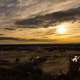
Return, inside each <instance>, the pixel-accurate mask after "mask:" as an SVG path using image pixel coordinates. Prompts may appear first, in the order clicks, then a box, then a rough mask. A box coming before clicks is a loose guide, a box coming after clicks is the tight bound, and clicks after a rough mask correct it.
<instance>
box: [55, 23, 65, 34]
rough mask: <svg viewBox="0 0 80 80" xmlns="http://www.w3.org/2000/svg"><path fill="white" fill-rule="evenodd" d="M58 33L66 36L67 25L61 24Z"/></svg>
mask: <svg viewBox="0 0 80 80" xmlns="http://www.w3.org/2000/svg"><path fill="white" fill-rule="evenodd" d="M56 32H57V33H58V34H64V33H65V32H66V25H65V24H60V25H58V26H57V29H56Z"/></svg>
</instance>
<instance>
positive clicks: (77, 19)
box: [0, 0, 80, 44]
mask: <svg viewBox="0 0 80 80" xmlns="http://www.w3.org/2000/svg"><path fill="white" fill-rule="evenodd" d="M28 43H60V44H61V43H80V0H0V44H28Z"/></svg>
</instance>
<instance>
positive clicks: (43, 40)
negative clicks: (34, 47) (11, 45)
mask: <svg viewBox="0 0 80 80" xmlns="http://www.w3.org/2000/svg"><path fill="white" fill-rule="evenodd" d="M1 40H14V41H22V42H26V43H28V42H54V41H57V39H54V40H49V39H22V38H15V37H0V41H1Z"/></svg>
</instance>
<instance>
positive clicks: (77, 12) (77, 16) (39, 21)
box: [15, 7, 80, 27]
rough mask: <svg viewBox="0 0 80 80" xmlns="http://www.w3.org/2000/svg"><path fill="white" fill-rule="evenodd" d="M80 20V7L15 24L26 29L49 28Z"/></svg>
mask: <svg viewBox="0 0 80 80" xmlns="http://www.w3.org/2000/svg"><path fill="white" fill-rule="evenodd" d="M76 20H80V7H78V8H73V9H69V10H66V11H59V12H55V13H50V14H46V15H42V16H35V17H34V18H30V19H24V20H19V21H16V22H15V24H16V25H18V26H22V27H23V26H24V27H48V26H50V25H53V24H57V23H60V22H64V21H73V22H75V21H76Z"/></svg>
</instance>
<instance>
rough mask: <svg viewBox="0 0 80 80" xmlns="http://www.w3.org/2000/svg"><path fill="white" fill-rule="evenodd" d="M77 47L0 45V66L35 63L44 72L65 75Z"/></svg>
mask: <svg viewBox="0 0 80 80" xmlns="http://www.w3.org/2000/svg"><path fill="white" fill-rule="evenodd" d="M79 49H80V46H79V45H78V44H74V45H73V44H65V45H64V44H60V45H56V44H55V45H51V44H50V45H48V44H45V45H43V44H40V45H1V46H0V68H1V69H2V68H4V69H14V67H16V65H18V64H21V65H23V64H24V63H31V64H33V63H36V64H35V65H36V66H37V68H39V69H40V70H41V71H42V72H43V73H45V74H49V75H52V76H54V75H58V76H59V75H61V74H64V75H67V73H68V72H69V69H70V58H71V56H72V55H79V54H80V51H79ZM32 66H34V65H32ZM11 80H12V79H11ZM13 80H15V79H13ZM25 80H26V79H25ZM29 80H30V79H29ZM31 80H34V79H31ZM40 80H44V79H40ZM45 80H46V79H45ZM51 80H52V79H51ZM56 80H60V79H56ZM64 80H65V79H64Z"/></svg>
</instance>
